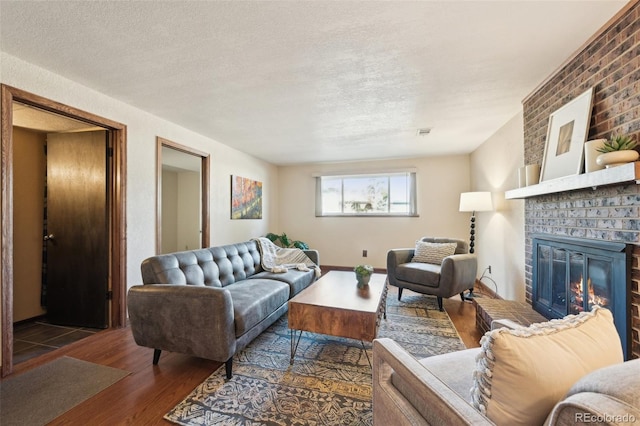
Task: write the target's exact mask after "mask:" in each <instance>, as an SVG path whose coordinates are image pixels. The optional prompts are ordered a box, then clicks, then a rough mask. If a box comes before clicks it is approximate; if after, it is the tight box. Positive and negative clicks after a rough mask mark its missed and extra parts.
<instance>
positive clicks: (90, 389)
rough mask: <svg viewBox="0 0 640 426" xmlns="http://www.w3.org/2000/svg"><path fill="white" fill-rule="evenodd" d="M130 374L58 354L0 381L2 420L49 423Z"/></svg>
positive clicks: (8, 423)
mask: <svg viewBox="0 0 640 426" xmlns="http://www.w3.org/2000/svg"><path fill="white" fill-rule="evenodd" d="M128 374H129V372H127V371H124V370H119V369H117V368H112V367H105V366H103V365H98V364H94V363H91V362H87V361H81V360H79V359H75V358H70V357H62V358H58V359H56V360H55V361H52V362H50V363H47V364H44V365H42V366H40V367H36V368H34V369H33V370H29V371H27V372H26V373H23V374H20V375H18V376H15V377H11V378H9V379H5V380H3V381H2V382H0V418H1V419H2V420H0V423H1V424H2V426H11V425H16V426H18V425H19V426H23V425H31V426H35V425H44V424H47V423H49V422H50V421H51V420H53V419H55V418H56V417H58V416H60V415H61V414H63V413H65V412H66V411H68V410H70V409H71V408H73V407H75V406H76V405H78V404H80V403H81V402H83V401H85V400H87V399H89V398H91V397H92V396H93V395H96V394H97V393H99V392H100V391H102V390H104V389H106V388H108V387H109V386H111V385H112V384H114V383H115V382H117V381H118V380H120V379H122V378H123V377H125V376H127V375H128Z"/></svg>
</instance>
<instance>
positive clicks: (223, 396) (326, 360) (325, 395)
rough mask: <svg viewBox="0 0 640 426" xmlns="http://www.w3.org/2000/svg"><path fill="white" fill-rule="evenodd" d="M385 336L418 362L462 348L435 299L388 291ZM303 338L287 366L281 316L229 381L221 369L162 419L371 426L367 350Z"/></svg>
mask: <svg viewBox="0 0 640 426" xmlns="http://www.w3.org/2000/svg"><path fill="white" fill-rule="evenodd" d="M378 337H390V338H392V339H394V340H395V341H397V342H398V343H399V344H400V345H401V346H403V347H404V348H405V349H406V350H407V351H408V352H410V353H411V354H412V355H414V356H415V357H416V358H425V357H428V356H431V355H438V354H443V353H447V352H453V351H457V350H461V349H465V346H464V344H463V343H462V340H461V339H460V336H459V335H458V333H457V332H456V330H455V328H454V327H453V324H452V323H451V320H450V319H449V316H448V315H447V313H446V312H440V311H438V307H437V302H436V298H435V297H432V296H424V295H419V294H416V293H413V292H410V291H408V290H407V291H405V292H404V294H403V296H402V301H401V302H398V296H397V289H396V288H395V287H389V296H388V298H387V319H386V320H384V319H383V320H382V322H381V325H380V329H379V332H378ZM365 347H366V352H367V353H365V350H364V349H363V346H362V343H361V342H359V341H357V340H350V339H343V338H339V337H331V336H325V335H320V334H313V333H306V332H305V333H303V334H302V338H301V340H300V343H299V346H298V350H297V352H296V357H295V361H294V364H293V365H289V358H290V352H291V346H290V334H289V329H288V328H287V315H284V316H283V317H282V318H280V320H278V321H277V322H276V323H275V324H273V325H272V326H271V327H270V328H268V329H267V330H265V331H264V332H263V333H262V334H261V335H260V336H258V337H257V338H256V339H255V340H254V341H253V342H251V344H250V345H249V346H247V347H246V348H245V349H244V350H243V351H241V352H239V353H238V354H236V356H235V357H234V359H233V378H232V379H231V380H229V381H227V380H225V371H224V367H220V368H219V369H218V370H217V371H215V372H214V373H213V374H212V375H211V376H209V378H207V380H205V381H204V382H203V383H202V384H201V385H199V386H198V387H197V388H196V389H195V390H193V392H191V394H190V395H189V396H187V397H186V398H185V399H184V400H183V401H182V402H181V403H180V404H178V405H177V406H176V407H175V408H173V409H172V410H171V411H170V412H169V413H167V414H166V415H165V419H167V420H169V421H171V422H174V423H177V424H180V425H245V426H248V425H283V426H284V425H338V424H342V425H372V424H373V413H372V407H371V397H372V385H371V367H370V365H369V361H368V359H367V355H368V356H369V359H371V357H372V350H371V344H369V343H366V342H365Z"/></svg>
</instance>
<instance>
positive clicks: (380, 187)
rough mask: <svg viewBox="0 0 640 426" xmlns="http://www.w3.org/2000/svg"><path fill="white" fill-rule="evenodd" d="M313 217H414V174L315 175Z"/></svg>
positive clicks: (415, 212)
mask: <svg viewBox="0 0 640 426" xmlns="http://www.w3.org/2000/svg"><path fill="white" fill-rule="evenodd" d="M316 216H417V211H416V173H415V172H394V173H376V174H358V175H340V176H317V177H316Z"/></svg>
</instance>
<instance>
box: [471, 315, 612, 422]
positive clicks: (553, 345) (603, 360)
mask: <svg viewBox="0 0 640 426" xmlns="http://www.w3.org/2000/svg"><path fill="white" fill-rule="evenodd" d="M480 344H481V352H480V354H479V355H478V359H477V364H476V369H475V371H474V384H473V388H472V391H471V398H472V401H473V405H474V406H475V407H476V408H477V409H478V410H480V412H481V413H482V414H485V415H486V416H487V417H489V418H490V419H491V420H492V421H493V422H495V423H497V424H509V425H531V424H542V423H543V422H544V421H545V418H546V417H547V416H548V414H549V413H550V412H551V410H552V408H553V406H554V405H555V404H556V403H557V402H558V401H560V400H561V399H562V398H564V396H565V394H566V393H567V391H568V390H569V388H570V387H571V386H572V385H573V384H574V383H575V382H576V381H577V380H578V379H579V378H581V377H583V376H584V375H586V374H588V373H590V372H592V371H594V370H596V369H598V368H602V367H606V366H608V365H612V364H616V363H621V362H622V361H623V356H622V345H621V343H620V338H619V336H618V333H617V331H616V328H615V326H614V324H613V316H612V314H611V312H610V311H608V310H607V309H604V308H600V307H597V306H596V307H594V309H593V310H592V311H591V312H583V313H581V314H579V315H569V316H567V317H565V318H564V319H561V320H552V321H548V322H544V323H537V324H532V325H531V326H529V327H523V328H518V329H514V330H510V329H507V328H500V329H497V330H493V331H489V332H487V333H486V334H485V335H484V336H483V338H482V340H481V341H480Z"/></svg>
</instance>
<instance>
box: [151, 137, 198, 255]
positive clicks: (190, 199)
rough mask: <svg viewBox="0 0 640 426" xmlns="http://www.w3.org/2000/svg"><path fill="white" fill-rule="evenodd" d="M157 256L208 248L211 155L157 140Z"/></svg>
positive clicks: (159, 138)
mask: <svg viewBox="0 0 640 426" xmlns="http://www.w3.org/2000/svg"><path fill="white" fill-rule="evenodd" d="M156 150H157V152H156V155H157V171H156V173H157V186H156V194H157V195H156V197H157V200H158V205H157V207H156V253H157V254H163V253H173V252H176V251H181V250H192V249H198V248H205V247H209V154H207V153H206V152H202V151H198V150H196V149H193V148H190V147H188V146H186V145H182V144H179V143H176V142H173V141H170V140H168V139H164V138H161V137H158V138H157V140H156Z"/></svg>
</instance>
